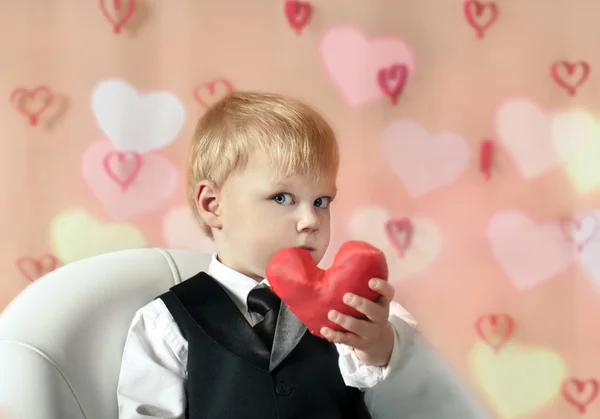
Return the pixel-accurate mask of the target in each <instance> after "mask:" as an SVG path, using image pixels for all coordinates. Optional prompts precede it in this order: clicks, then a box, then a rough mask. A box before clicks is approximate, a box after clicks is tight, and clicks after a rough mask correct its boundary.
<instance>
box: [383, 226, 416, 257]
mask: <svg viewBox="0 0 600 419" xmlns="http://www.w3.org/2000/svg"><path fill="white" fill-rule="evenodd" d="M385 233H386V234H387V237H388V240H389V241H390V243H392V246H394V248H395V249H396V251H397V252H398V256H399V257H400V258H404V256H405V254H406V249H407V247H408V246H410V243H411V241H412V237H413V224H412V221H410V218H397V219H393V220H388V221H387V222H386V223H385ZM399 234H403V236H402V237H404V241H400V240H399V239H398V235H399Z"/></svg>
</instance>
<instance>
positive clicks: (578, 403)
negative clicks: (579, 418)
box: [561, 378, 600, 414]
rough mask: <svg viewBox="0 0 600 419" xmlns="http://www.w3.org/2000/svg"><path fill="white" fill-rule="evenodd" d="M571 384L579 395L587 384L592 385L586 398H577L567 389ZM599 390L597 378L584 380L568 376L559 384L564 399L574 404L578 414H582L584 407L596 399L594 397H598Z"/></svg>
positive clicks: (599, 385)
mask: <svg viewBox="0 0 600 419" xmlns="http://www.w3.org/2000/svg"><path fill="white" fill-rule="evenodd" d="M571 385H574V386H575V389H576V390H577V393H578V395H581V393H583V391H584V390H585V388H586V387H587V386H588V385H590V386H592V391H591V393H590V395H589V396H588V398H587V399H585V400H577V399H576V398H575V395H573V394H571V392H570V391H569V387H571ZM599 391H600V383H598V380H597V379H595V378H589V379H587V380H585V381H584V380H579V379H577V378H569V379H567V380H565V381H563V383H562V386H561V392H562V395H563V397H564V398H565V400H566V401H567V402H569V403H570V404H572V405H573V406H575V407H576V408H577V410H578V411H579V413H580V414H584V413H585V412H586V408H587V407H588V406H589V405H590V403H592V402H593V401H594V400H595V399H596V397H598V392H599Z"/></svg>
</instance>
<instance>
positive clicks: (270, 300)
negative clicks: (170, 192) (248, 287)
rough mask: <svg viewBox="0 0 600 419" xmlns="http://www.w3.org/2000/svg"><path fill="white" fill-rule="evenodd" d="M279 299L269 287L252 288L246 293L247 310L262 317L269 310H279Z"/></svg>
mask: <svg viewBox="0 0 600 419" xmlns="http://www.w3.org/2000/svg"><path fill="white" fill-rule="evenodd" d="M280 304H281V299H280V298H279V297H278V296H277V294H275V293H274V292H273V291H272V290H271V288H269V287H260V288H254V289H253V290H252V291H250V294H248V310H249V311H251V312H254V313H258V314H260V315H261V316H263V317H264V315H265V314H267V313H268V312H269V311H271V310H279V306H280Z"/></svg>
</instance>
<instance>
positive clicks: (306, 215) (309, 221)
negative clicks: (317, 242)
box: [298, 209, 319, 232]
mask: <svg viewBox="0 0 600 419" xmlns="http://www.w3.org/2000/svg"><path fill="white" fill-rule="evenodd" d="M318 228H319V217H317V214H316V213H315V210H314V209H310V210H304V211H302V213H301V215H300V219H299V220H298V232H302V231H305V232H306V231H315V230H318Z"/></svg>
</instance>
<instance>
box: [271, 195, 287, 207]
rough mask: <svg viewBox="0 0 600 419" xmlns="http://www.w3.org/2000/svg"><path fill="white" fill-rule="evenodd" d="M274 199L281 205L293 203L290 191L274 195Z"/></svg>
mask: <svg viewBox="0 0 600 419" xmlns="http://www.w3.org/2000/svg"><path fill="white" fill-rule="evenodd" d="M273 201H275V202H277V203H278V204H281V205H289V204H291V203H292V195H290V194H289V193H280V194H277V195H275V196H274V197H273Z"/></svg>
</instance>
